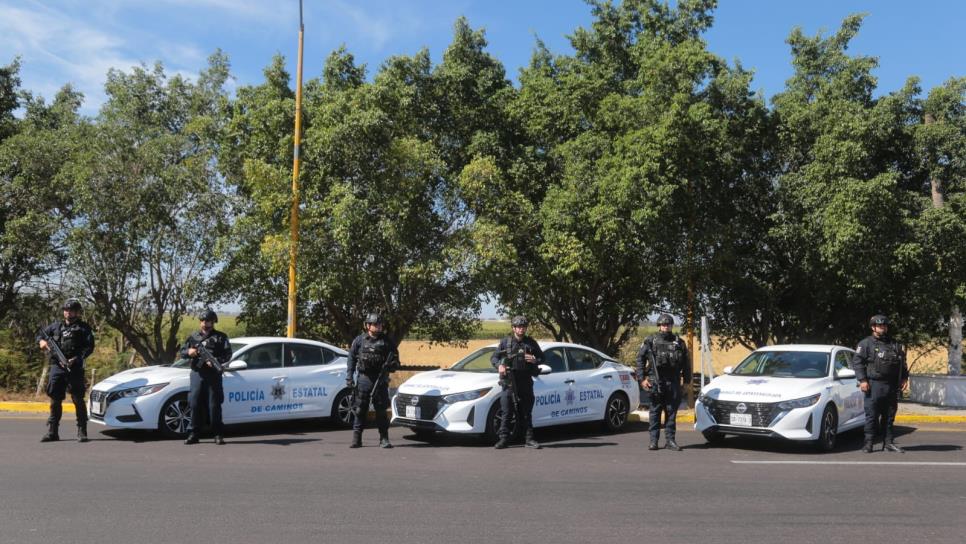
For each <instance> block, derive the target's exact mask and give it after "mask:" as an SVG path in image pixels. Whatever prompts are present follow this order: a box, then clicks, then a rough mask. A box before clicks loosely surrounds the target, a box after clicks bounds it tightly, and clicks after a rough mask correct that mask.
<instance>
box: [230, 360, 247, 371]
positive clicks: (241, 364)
mask: <svg viewBox="0 0 966 544" xmlns="http://www.w3.org/2000/svg"><path fill="white" fill-rule="evenodd" d="M246 368H248V363H246V362H245V361H232V362H230V363H228V370H245V369H246Z"/></svg>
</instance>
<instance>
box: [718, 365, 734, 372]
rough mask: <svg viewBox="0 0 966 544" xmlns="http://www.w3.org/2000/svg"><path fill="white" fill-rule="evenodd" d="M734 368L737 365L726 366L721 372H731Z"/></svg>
mask: <svg viewBox="0 0 966 544" xmlns="http://www.w3.org/2000/svg"><path fill="white" fill-rule="evenodd" d="M734 369H735V367H733V366H726V367H724V369H723V370H722V371H721V372H723V373H725V374H731V372H732V371H733V370H734Z"/></svg>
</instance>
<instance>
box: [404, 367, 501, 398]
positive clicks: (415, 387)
mask: <svg viewBox="0 0 966 544" xmlns="http://www.w3.org/2000/svg"><path fill="white" fill-rule="evenodd" d="M497 381H499V376H497V374H496V373H495V372H492V373H491V372H461V371H452V370H433V371H430V372H421V373H419V374H416V375H415V376H413V377H412V378H409V379H408V380H406V381H405V382H403V384H402V385H400V386H399V392H400V393H405V394H407V395H449V394H452V393H462V392H464V391H474V390H477V389H483V388H486V387H495V386H496V385H497Z"/></svg>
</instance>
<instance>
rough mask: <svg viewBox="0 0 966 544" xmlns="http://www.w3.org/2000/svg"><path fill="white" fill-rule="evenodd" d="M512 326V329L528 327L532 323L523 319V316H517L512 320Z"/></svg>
mask: <svg viewBox="0 0 966 544" xmlns="http://www.w3.org/2000/svg"><path fill="white" fill-rule="evenodd" d="M510 326H511V327H528V326H530V322H529V321H528V320H527V318H525V317H523V316H522V315H518V316H516V317H514V318H513V319H511V320H510Z"/></svg>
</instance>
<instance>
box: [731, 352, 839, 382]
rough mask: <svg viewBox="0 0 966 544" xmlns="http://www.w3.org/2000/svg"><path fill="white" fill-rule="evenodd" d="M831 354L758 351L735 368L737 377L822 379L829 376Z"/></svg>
mask: <svg viewBox="0 0 966 544" xmlns="http://www.w3.org/2000/svg"><path fill="white" fill-rule="evenodd" d="M828 364H829V354H828V353H822V352H817V351H756V352H753V353H752V354H751V355H749V356H748V357H747V358H745V360H744V361H742V362H741V363H739V364H738V366H737V367H735V369H734V371H732V374H734V375H736V376H773V377H775V378H821V377H824V376H828Z"/></svg>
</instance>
